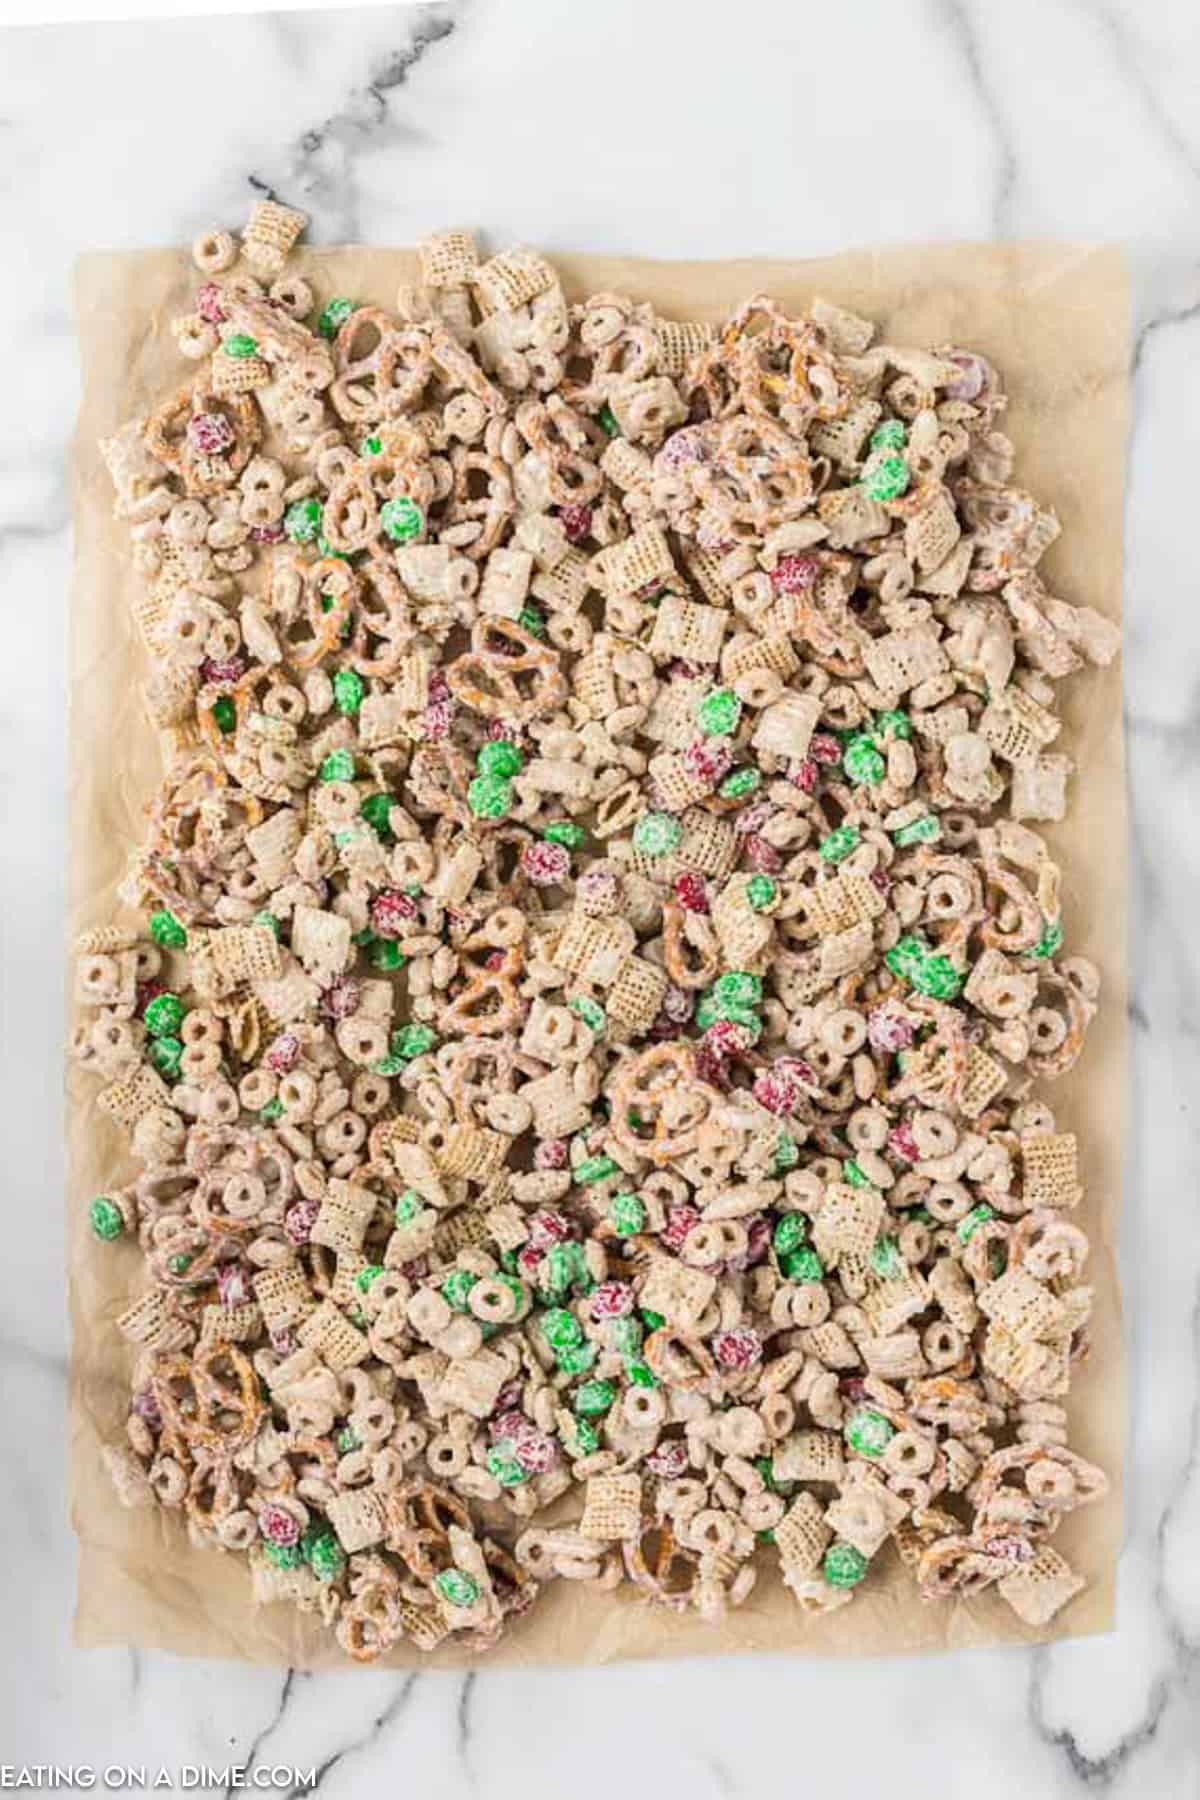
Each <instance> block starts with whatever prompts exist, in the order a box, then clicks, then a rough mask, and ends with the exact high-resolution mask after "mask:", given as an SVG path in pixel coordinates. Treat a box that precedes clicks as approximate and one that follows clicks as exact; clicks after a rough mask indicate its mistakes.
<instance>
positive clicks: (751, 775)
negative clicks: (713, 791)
mask: <svg viewBox="0 0 1200 1800" xmlns="http://www.w3.org/2000/svg"><path fill="white" fill-rule="evenodd" d="M761 785H762V770H761V769H735V770H734V771H733V773H732V775H727V776H726V777H725V779H724V781H723V782H722V783H721V785H720V787H719V788H718V789H717V792H718V794H719V795H720V796H721V798H722V800H744V799H745V798H746V796H747V795H748V794H753V793H754V792H755V790H756V789H757V788H759V787H761Z"/></svg>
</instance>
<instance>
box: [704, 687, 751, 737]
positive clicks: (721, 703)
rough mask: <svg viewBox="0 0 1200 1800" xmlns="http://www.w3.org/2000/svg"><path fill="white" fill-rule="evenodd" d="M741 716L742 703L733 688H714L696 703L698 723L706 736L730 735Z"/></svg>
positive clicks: (735, 728)
mask: <svg viewBox="0 0 1200 1800" xmlns="http://www.w3.org/2000/svg"><path fill="white" fill-rule="evenodd" d="M741 716H742V703H741V701H740V700H739V699H738V697H737V695H736V694H735V693H734V691H733V689H732V688H713V689H712V690H711V692H709V693H707V694H705V695H704V697H703V699H701V700H699V701H697V703H696V723H697V724H698V725H699V727H700V729H701V731H702V732H703V733H704V734H705V736H706V737H728V736H729V735H730V733H731V732H734V731H736V730H737V727H738V721H739V720H740V719H741Z"/></svg>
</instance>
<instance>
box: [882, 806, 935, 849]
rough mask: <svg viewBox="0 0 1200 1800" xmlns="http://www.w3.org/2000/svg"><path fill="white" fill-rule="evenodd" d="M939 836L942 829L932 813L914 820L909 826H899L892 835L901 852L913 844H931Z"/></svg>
mask: <svg viewBox="0 0 1200 1800" xmlns="http://www.w3.org/2000/svg"><path fill="white" fill-rule="evenodd" d="M941 835H942V828H941V826H940V825H939V824H938V822H937V820H936V819H935V818H934V816H933V814H932V813H926V814H925V817H924V818H923V819H914V820H913V822H912V824H911V825H901V826H900V827H899V829H898V830H897V831H894V832H893V833H892V836H893V837H894V839H895V841H896V845H897V848H898V849H901V850H908V849H911V847H912V845H913V844H932V843H933V841H934V839H935V838H939V837H941Z"/></svg>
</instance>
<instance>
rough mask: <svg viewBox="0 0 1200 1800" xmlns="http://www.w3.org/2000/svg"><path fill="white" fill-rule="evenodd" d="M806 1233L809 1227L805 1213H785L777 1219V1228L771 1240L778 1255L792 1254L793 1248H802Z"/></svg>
mask: <svg viewBox="0 0 1200 1800" xmlns="http://www.w3.org/2000/svg"><path fill="white" fill-rule="evenodd" d="M806 1235H807V1227H806V1225H805V1223H804V1216H803V1214H802V1213H784V1215H783V1217H782V1218H781V1219H777V1220H776V1222H775V1230H774V1232H773V1234H772V1237H771V1242H772V1244H773V1245H774V1248H775V1254H776V1255H777V1256H790V1255H791V1253H792V1251H793V1250H798V1249H799V1248H800V1245H801V1244H802V1243H803V1242H804V1239H805V1236H806Z"/></svg>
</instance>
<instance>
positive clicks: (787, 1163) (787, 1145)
mask: <svg viewBox="0 0 1200 1800" xmlns="http://www.w3.org/2000/svg"><path fill="white" fill-rule="evenodd" d="M799 1161H800V1146H799V1145H798V1144H797V1142H796V1140H795V1138H794V1137H792V1136H790V1134H789V1133H788V1132H786V1131H781V1132H780V1134H779V1136H778V1137H777V1138H776V1140H775V1160H774V1162H773V1163H772V1165H771V1173H772V1175H786V1174H787V1171H788V1170H789V1169H794V1168H795V1166H796V1164H797V1163H798V1162H799Z"/></svg>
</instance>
